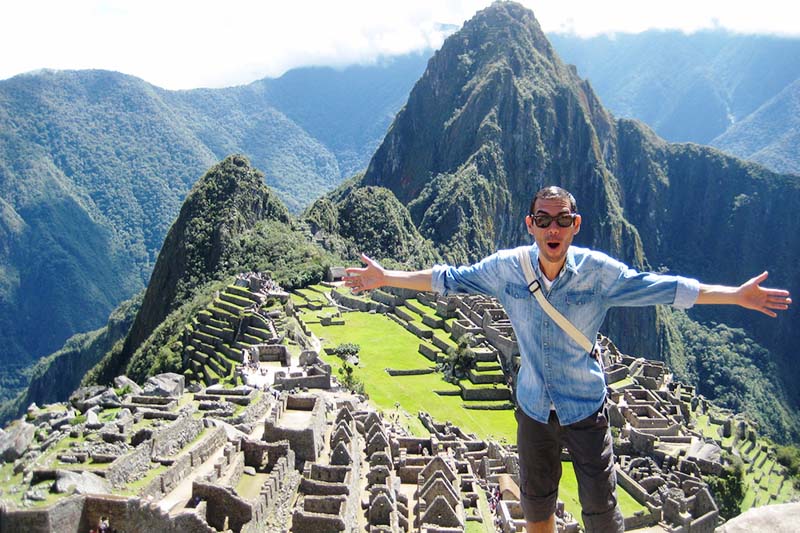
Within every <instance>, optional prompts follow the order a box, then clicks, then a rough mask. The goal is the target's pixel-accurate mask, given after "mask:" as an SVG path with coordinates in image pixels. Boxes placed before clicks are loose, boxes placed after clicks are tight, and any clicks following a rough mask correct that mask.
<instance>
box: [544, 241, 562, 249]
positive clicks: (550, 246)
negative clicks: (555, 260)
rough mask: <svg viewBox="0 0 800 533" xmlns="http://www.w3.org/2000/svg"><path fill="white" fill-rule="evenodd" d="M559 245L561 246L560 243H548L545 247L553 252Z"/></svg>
mask: <svg viewBox="0 0 800 533" xmlns="http://www.w3.org/2000/svg"><path fill="white" fill-rule="evenodd" d="M559 245H561V243H560V242H548V243H547V247H548V248H550V249H551V250H555V249H556V248H558V247H559Z"/></svg>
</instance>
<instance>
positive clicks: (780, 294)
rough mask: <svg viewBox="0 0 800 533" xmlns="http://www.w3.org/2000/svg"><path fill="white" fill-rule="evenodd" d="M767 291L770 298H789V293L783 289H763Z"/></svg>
mask: <svg viewBox="0 0 800 533" xmlns="http://www.w3.org/2000/svg"><path fill="white" fill-rule="evenodd" d="M762 289H764V290H765V291H767V296H769V297H776V298H788V297H789V291H785V290H782V289H767V288H766V287H762Z"/></svg>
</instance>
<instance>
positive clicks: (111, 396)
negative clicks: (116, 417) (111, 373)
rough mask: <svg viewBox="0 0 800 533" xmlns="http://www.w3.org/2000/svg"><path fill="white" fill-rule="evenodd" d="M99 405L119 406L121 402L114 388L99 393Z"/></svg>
mask: <svg viewBox="0 0 800 533" xmlns="http://www.w3.org/2000/svg"><path fill="white" fill-rule="evenodd" d="M100 405H102V406H103V407H119V406H121V405H122V402H121V401H120V399H119V396H117V391H115V390H114V389H107V390H105V391H104V392H103V394H101V395H100Z"/></svg>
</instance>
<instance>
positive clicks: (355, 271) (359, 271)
mask: <svg viewBox="0 0 800 533" xmlns="http://www.w3.org/2000/svg"><path fill="white" fill-rule="evenodd" d="M366 271H367V269H366V268H359V267H350V268H345V269H344V272H345V274H347V275H348V276H352V275H356V276H360V275H361V274H363V273H364V272H366Z"/></svg>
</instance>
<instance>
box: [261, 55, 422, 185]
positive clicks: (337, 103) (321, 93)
mask: <svg viewBox="0 0 800 533" xmlns="http://www.w3.org/2000/svg"><path fill="white" fill-rule="evenodd" d="M432 53H433V51H432V50H425V51H422V52H419V53H410V54H406V55H402V56H397V57H393V58H384V59H382V60H380V61H379V62H378V63H377V64H376V65H351V66H348V67H346V68H343V69H335V68H331V67H306V68H298V69H293V70H290V71H288V72H287V73H286V74H284V75H283V76H281V77H280V78H277V79H269V78H268V79H264V80H261V81H259V82H256V83H254V84H253V90H254V91H263V95H264V99H265V100H266V101H267V102H269V104H270V105H271V106H273V107H275V109H278V110H280V111H281V113H283V114H284V115H286V116H287V117H288V118H289V119H291V120H292V121H293V122H294V123H295V124H297V125H298V126H300V127H301V128H303V130H304V131H306V132H307V133H308V134H309V135H311V136H312V137H313V138H315V139H317V140H319V141H320V142H321V143H322V144H323V145H324V146H326V147H327V148H328V149H329V150H330V151H331V152H332V153H333V154H334V155H335V156H336V160H337V162H338V164H339V170H340V173H341V176H342V177H343V178H345V177H349V176H352V175H354V174H356V173H357V172H361V171H363V170H364V168H365V167H366V165H367V162H368V161H369V158H370V157H372V154H373V153H375V149H376V148H377V147H378V144H380V141H381V139H382V138H383V136H384V135H385V134H386V129H387V128H388V127H389V124H391V122H392V120H393V119H394V116H395V114H396V113H397V111H398V110H399V109H400V108H401V107H402V106H403V104H405V102H406V100H407V99H408V92H409V91H410V90H411V87H412V86H413V85H414V82H415V81H416V80H417V79H419V77H420V76H421V75H422V72H423V71H424V70H425V66H426V65H427V63H428V59H429V58H430V55H431V54H432ZM254 164H255V160H254Z"/></svg>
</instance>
